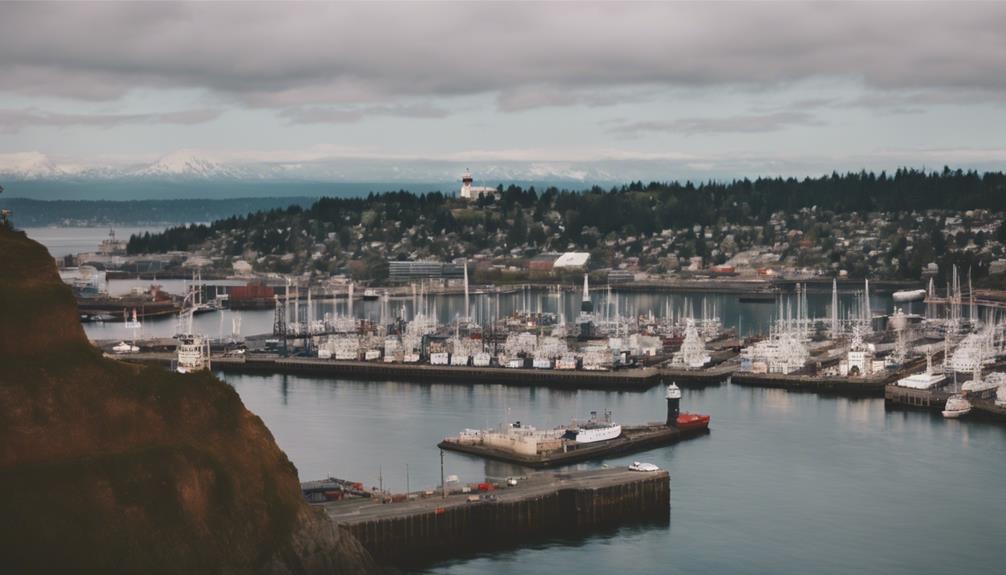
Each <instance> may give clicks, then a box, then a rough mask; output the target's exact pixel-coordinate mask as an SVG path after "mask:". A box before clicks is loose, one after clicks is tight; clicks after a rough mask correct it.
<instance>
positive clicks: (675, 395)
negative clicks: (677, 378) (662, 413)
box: [667, 383, 681, 427]
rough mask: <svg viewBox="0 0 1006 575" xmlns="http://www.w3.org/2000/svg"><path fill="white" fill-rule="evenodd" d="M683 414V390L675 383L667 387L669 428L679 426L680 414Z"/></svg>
mask: <svg viewBox="0 0 1006 575" xmlns="http://www.w3.org/2000/svg"><path fill="white" fill-rule="evenodd" d="M679 413H681V388H679V387H678V386H677V385H675V384H674V383H671V385H668V386H667V426H668V427H677V426H678V414H679Z"/></svg>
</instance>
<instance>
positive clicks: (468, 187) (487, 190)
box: [458, 170, 499, 200]
mask: <svg viewBox="0 0 1006 575" xmlns="http://www.w3.org/2000/svg"><path fill="white" fill-rule="evenodd" d="M474 182H475V178H473V177H472V173H471V172H470V171H468V170H465V175H463V176H461V191H460V192H459V194H458V195H459V196H461V198H463V199H465V200H477V199H479V196H485V197H496V193H497V192H498V191H499V190H497V189H496V188H491V187H489V186H475V185H472V184H473V183H474Z"/></svg>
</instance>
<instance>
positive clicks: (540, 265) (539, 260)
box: [527, 254, 559, 272]
mask: <svg viewBox="0 0 1006 575" xmlns="http://www.w3.org/2000/svg"><path fill="white" fill-rule="evenodd" d="M557 259H559V254H540V255H537V256H534V257H533V258H531V260H530V261H528V262H527V269H529V270H531V271H538V272H550V271H552V267H553V266H554V265H555V261H556V260H557Z"/></svg>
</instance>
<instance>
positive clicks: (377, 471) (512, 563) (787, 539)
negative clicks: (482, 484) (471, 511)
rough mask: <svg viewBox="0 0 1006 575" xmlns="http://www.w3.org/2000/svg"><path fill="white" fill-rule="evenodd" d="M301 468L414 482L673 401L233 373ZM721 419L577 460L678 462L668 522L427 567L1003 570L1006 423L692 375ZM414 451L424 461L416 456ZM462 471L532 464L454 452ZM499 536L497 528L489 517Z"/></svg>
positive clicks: (695, 406)
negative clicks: (704, 432) (685, 437)
mask: <svg viewBox="0 0 1006 575" xmlns="http://www.w3.org/2000/svg"><path fill="white" fill-rule="evenodd" d="M219 375H220V376H221V377H222V378H224V379H225V380H226V381H227V382H228V383H230V384H231V385H233V386H234V388H235V389H236V390H237V391H238V393H239V394H240V395H241V397H242V399H243V400H244V402H245V404H246V405H247V406H248V408H249V409H251V410H252V411H253V412H254V413H256V414H258V415H260V416H261V417H262V418H263V420H264V421H265V423H266V425H268V426H269V429H270V430H271V431H272V433H273V434H274V435H275V437H276V440H277V442H278V443H279V445H280V447H282V448H283V449H284V450H285V451H286V453H287V454H288V455H289V456H290V458H291V460H292V461H293V462H294V464H295V465H296V466H297V469H298V471H299V473H300V476H301V478H302V479H316V478H321V477H326V476H329V475H334V476H337V477H341V478H346V479H352V480H355V481H362V482H363V483H365V484H366V485H368V486H376V485H378V484H379V483H383V485H384V487H385V488H386V489H391V490H393V491H402V490H404V489H405V487H406V484H407V483H408V485H409V487H410V488H412V489H413V490H415V489H418V488H421V487H433V486H435V485H437V484H438V483H439V481H440V459H439V452H438V450H437V448H436V447H435V446H436V443H437V442H438V441H439V440H440V439H442V438H443V437H444V436H445V435H447V434H454V433H457V432H458V431H460V430H461V429H463V428H465V427H486V426H492V425H496V424H498V423H499V422H501V421H504V420H507V419H509V420H520V421H521V422H522V423H526V424H531V425H535V426H541V427H543V426H552V425H557V424H561V423H564V422H566V421H568V420H569V418H571V417H574V416H578V417H583V416H584V415H586V414H587V412H589V411H590V410H602V409H605V408H607V409H611V410H612V411H613V414H614V417H615V419H616V420H617V421H619V422H622V423H638V422H643V421H655V420H661V419H663V417H664V413H665V412H664V390H663V389H660V388H654V389H652V390H650V391H647V392H642V393H632V392H622V393H619V392H602V391H578V392H570V391H559V390H548V389H528V388H519V387H507V386H500V385H477V384H475V385H469V386H463V385H436V384H433V385H417V384H406V383H391V382H356V381H345V380H333V379H324V378H317V379H312V378H303V377H294V376H282V375H275V376H262V375H236V374H219ZM682 406H683V408H684V409H686V410H691V411H696V412H701V413H708V414H710V415H712V423H711V429H712V432H711V433H710V434H709V435H708V436H704V437H701V438H698V439H693V440H689V441H686V442H683V443H680V444H677V445H673V446H669V447H662V448H658V449H654V450H651V451H647V452H644V453H640V454H637V455H632V456H626V457H618V458H613V459H609V460H604V461H597V462H591V463H589V464H582V465H580V466H576V467H589V466H597V465H602V464H606V465H610V466H614V465H627V464H628V463H630V462H631V461H633V460H641V461H647V462H652V463H655V464H657V465H659V466H660V467H662V468H664V469H667V470H669V471H670V473H671V520H670V524H669V526H645V527H625V528H622V529H619V530H617V531H613V532H610V533H605V534H602V535H595V536H588V537H585V538H580V539H573V540H569V539H561V540H554V541H546V542H540V543H538V544H535V545H532V546H530V547H528V548H521V549H519V550H513V551H502V552H493V553H487V554H483V555H474V556H470V557H466V558H463V559H458V560H453V561H450V562H447V563H441V564H437V565H433V566H430V567H428V572H430V573H450V574H464V573H569V574H574V573H576V574H583V573H610V572H618V573H640V574H642V573H656V572H660V573H694V572H707V573H793V574H798V573H800V574H802V573H811V572H812V573H836V574H838V573H850V572H871V573H872V572H883V573H905V574H909V573H911V574H916V573H920V572H925V573H953V572H983V571H991V572H994V571H997V570H998V568H999V567H1001V561H1002V556H1001V554H1000V552H999V544H1000V543H1001V542H1002V541H1003V538H1004V537H1006V498H1003V497H1002V496H1001V493H1000V491H1001V481H1000V480H1001V478H1002V477H1004V476H1006V428H1004V427H1002V426H998V425H994V424H986V423H981V422H974V421H964V422H961V421H944V420H942V419H940V418H938V417H934V416H932V415H930V414H928V413H923V412H885V410H884V404H883V400H882V399H844V398H830V397H819V396H816V395H812V394H799V393H789V392H786V391H783V390H769V389H750V388H742V387H738V386H734V385H731V384H729V383H722V384H719V385H715V386H711V387H708V388H704V389H691V390H690V389H686V390H685V391H684V397H683V400H682ZM406 466H408V475H407V469H406ZM445 466H446V473H447V474H448V475H450V474H456V475H458V476H459V477H460V478H461V480H462V481H477V480H481V479H482V478H484V477H492V478H504V477H508V476H514V475H521V474H522V473H526V470H523V469H521V468H518V467H515V466H512V465H508V464H501V463H495V462H487V461H484V460H482V459H478V458H475V457H470V456H465V455H462V454H455V453H448V454H447V455H446V457H445ZM486 536H487V537H491V536H492V534H489V533H487V534H486Z"/></svg>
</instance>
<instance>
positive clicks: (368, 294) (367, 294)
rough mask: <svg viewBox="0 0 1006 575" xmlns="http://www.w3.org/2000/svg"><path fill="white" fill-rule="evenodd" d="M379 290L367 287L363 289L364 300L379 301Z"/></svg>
mask: <svg viewBox="0 0 1006 575" xmlns="http://www.w3.org/2000/svg"><path fill="white" fill-rule="evenodd" d="M378 297H380V296H378V295H377V290H374V289H369V288H368V289H365V290H363V301H377V299H378Z"/></svg>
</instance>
